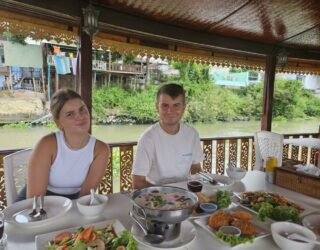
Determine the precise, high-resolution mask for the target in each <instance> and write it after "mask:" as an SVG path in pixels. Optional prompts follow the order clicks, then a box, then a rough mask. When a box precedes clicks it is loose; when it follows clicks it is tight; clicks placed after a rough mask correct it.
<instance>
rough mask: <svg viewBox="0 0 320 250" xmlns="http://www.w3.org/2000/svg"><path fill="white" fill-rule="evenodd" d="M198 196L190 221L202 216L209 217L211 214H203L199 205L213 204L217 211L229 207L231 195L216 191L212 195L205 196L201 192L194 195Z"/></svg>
mask: <svg viewBox="0 0 320 250" xmlns="http://www.w3.org/2000/svg"><path fill="white" fill-rule="evenodd" d="M196 195H197V196H198V203H197V204H196V205H195V206H194V208H193V211H192V214H191V216H190V217H189V218H190V219H196V218H200V217H203V216H209V215H210V214H211V213H207V212H205V211H204V210H203V209H202V208H201V207H200V204H204V203H214V204H215V205H217V206H218V209H221V208H227V207H229V206H230V205H231V203H232V202H231V194H230V192H229V191H227V190H217V191H215V192H214V194H213V195H206V194H204V193H202V192H198V193H196Z"/></svg>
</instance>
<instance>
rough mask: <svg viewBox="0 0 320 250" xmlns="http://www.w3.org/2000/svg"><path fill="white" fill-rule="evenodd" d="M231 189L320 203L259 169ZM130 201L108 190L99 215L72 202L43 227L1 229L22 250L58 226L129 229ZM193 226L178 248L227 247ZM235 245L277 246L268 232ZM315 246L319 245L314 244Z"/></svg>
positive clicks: (311, 205)
mask: <svg viewBox="0 0 320 250" xmlns="http://www.w3.org/2000/svg"><path fill="white" fill-rule="evenodd" d="M176 186H180V187H184V188H186V183H177V184H176ZM232 189H233V191H236V192H242V191H246V190H249V191H258V190H268V191H271V192H276V193H279V194H282V195H284V196H286V197H287V198H289V199H291V200H294V201H296V203H298V204H300V205H301V206H302V207H304V208H305V209H306V210H305V212H304V213H309V212H312V211H317V208H318V209H319V207H320V200H319V199H314V198H311V197H308V196H305V195H302V194H300V193H296V192H292V191H289V190H287V189H284V188H281V187H278V186H275V185H272V184H268V183H266V182H265V179H264V173H263V172H260V171H252V172H248V174H247V175H246V177H245V178H244V179H243V180H242V181H241V182H237V183H235V184H234V185H233V188H232ZM130 207H131V204H130V201H129V199H128V196H127V195H126V194H121V193H117V194H112V195H109V202H108V205H107V209H106V210H105V212H104V213H103V214H101V215H100V216H99V217H96V218H93V219H89V218H85V217H83V216H82V215H81V214H80V213H79V211H78V209H77V206H76V204H75V203H73V207H72V208H71V210H70V211H69V212H68V213H66V214H65V215H64V216H63V217H61V218H59V220H57V221H55V222H54V223H51V224H50V225H47V226H46V227H44V228H39V229H32V230H25V229H21V228H18V227H15V226H12V225H8V224H7V223H6V225H5V232H6V233H7V235H8V250H11V249H12V250H15V249H23V250H34V249H35V235H37V234H43V233H47V232H52V231H56V230H61V229H64V228H70V227H75V226H80V225H85V224H90V223H94V222H99V221H103V220H106V219H115V218H116V219H119V220H120V222H121V223H122V224H123V225H124V226H125V227H126V228H127V229H130V228H131V226H132V220H131V219H130V217H129V215H128V212H129V210H130ZM194 225H195V227H196V230H197V236H196V239H195V240H194V241H193V242H192V243H191V244H189V245H187V246H184V247H181V248H179V249H188V250H191V249H192V250H193V249H194V250H198V249H204V250H207V249H219V250H223V249H230V247H227V246H225V245H222V244H221V243H220V242H219V241H217V240H216V239H215V238H214V237H212V235H209V234H208V233H207V232H206V231H204V230H203V229H202V228H201V227H199V226H198V225H196V224H194ZM139 249H142V250H144V249H150V248H145V247H140V248H139ZM237 249H248V250H250V249H259V250H264V249H265V250H269V249H279V248H278V247H277V246H276V245H275V243H274V242H273V240H272V236H271V235H270V236H268V237H265V238H262V239H259V240H256V241H255V242H254V243H253V244H245V245H243V246H238V247H237ZM316 249H320V247H317V248H316Z"/></svg>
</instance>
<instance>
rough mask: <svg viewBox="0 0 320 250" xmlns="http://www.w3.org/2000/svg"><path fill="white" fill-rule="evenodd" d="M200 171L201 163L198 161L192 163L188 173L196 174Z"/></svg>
mask: <svg viewBox="0 0 320 250" xmlns="http://www.w3.org/2000/svg"><path fill="white" fill-rule="evenodd" d="M201 171H202V168H201V164H200V163H196V164H192V165H191V168H190V173H191V174H196V173H199V172H201Z"/></svg>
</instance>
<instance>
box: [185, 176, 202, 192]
mask: <svg viewBox="0 0 320 250" xmlns="http://www.w3.org/2000/svg"><path fill="white" fill-rule="evenodd" d="M187 187H188V190H189V191H191V192H201V190H202V183H201V182H200V180H197V179H195V178H193V176H189V177H188V181H187Z"/></svg>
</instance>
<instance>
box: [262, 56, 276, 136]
mask: <svg viewBox="0 0 320 250" xmlns="http://www.w3.org/2000/svg"><path fill="white" fill-rule="evenodd" d="M275 72H276V56H275V55H272V56H267V60H266V73H265V78H264V90H263V107H262V119H261V130H266V131H271V124H272V104H273V92H274V79H275Z"/></svg>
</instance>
